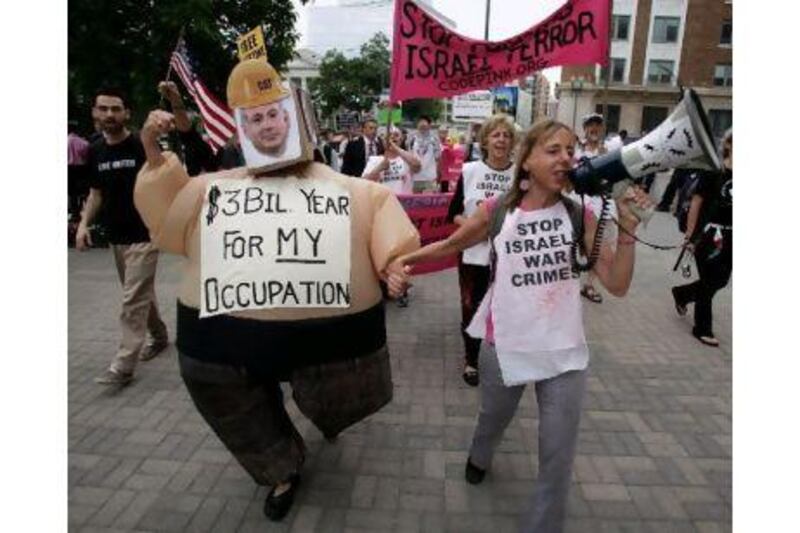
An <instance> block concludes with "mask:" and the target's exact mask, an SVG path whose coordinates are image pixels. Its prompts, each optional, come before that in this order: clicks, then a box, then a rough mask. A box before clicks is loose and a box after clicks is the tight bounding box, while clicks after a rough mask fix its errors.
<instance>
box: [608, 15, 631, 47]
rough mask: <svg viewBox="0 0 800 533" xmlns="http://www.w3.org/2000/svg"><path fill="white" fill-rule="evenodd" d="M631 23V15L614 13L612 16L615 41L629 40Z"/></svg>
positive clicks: (612, 33)
mask: <svg viewBox="0 0 800 533" xmlns="http://www.w3.org/2000/svg"><path fill="white" fill-rule="evenodd" d="M630 24H631V17H630V15H614V16H613V17H612V18H611V28H612V32H611V35H612V38H613V39H614V40H615V41H627V40H628V29H629V28H630Z"/></svg>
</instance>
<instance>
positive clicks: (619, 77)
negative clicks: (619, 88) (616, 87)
mask: <svg viewBox="0 0 800 533" xmlns="http://www.w3.org/2000/svg"><path fill="white" fill-rule="evenodd" d="M607 71H608V69H607V68H606V67H601V68H600V80H602V81H605V80H606V72H607ZM624 81H625V58H624V57H622V58H620V57H612V58H611V82H612V83H623V82H624Z"/></svg>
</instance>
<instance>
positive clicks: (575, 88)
mask: <svg viewBox="0 0 800 533" xmlns="http://www.w3.org/2000/svg"><path fill="white" fill-rule="evenodd" d="M570 89H571V90H572V131H576V130H575V128H576V126H577V122H576V121H577V118H578V95H579V94H580V93H581V91H582V90H583V78H578V79H575V78H572V80H570Z"/></svg>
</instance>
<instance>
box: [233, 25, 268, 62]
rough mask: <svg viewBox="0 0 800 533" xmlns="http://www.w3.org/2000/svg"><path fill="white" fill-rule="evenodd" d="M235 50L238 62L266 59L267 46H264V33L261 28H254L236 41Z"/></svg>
mask: <svg viewBox="0 0 800 533" xmlns="http://www.w3.org/2000/svg"><path fill="white" fill-rule="evenodd" d="M236 48H237V49H238V52H239V61H244V60H245V59H258V58H259V57H263V58H264V60H266V59H267V46H266V45H265V44H264V32H263V31H261V26H256V27H255V28H253V29H252V30H250V31H249V32H247V33H245V34H244V35H242V36H240V37H239V38H238V39H236Z"/></svg>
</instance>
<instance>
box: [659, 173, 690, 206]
mask: <svg viewBox="0 0 800 533" xmlns="http://www.w3.org/2000/svg"><path fill="white" fill-rule="evenodd" d="M686 176H687V174H686V173H685V172H680V171H677V170H676V171H673V172H672V176H671V177H670V178H669V183H668V184H667V188H666V189H664V194H663V195H662V196H661V201H659V202H658V206H659V207H663V208H665V209H669V208H670V207H671V206H672V201H673V200H674V199H675V195H676V194H677V193H678V191H679V190H680V189H681V187H683V184H684V183H685V182H686Z"/></svg>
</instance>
